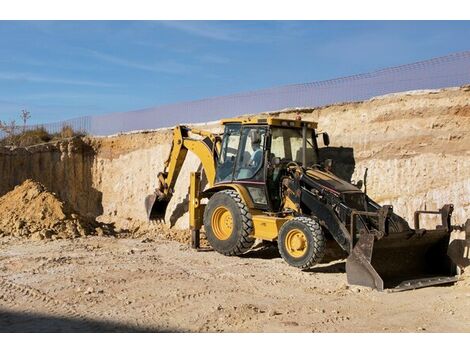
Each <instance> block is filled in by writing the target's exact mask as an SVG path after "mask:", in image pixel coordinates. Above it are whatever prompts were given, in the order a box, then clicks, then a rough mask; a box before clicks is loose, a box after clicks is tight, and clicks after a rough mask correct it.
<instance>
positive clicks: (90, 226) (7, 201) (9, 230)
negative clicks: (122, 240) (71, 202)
mask: <svg viewBox="0 0 470 352" xmlns="http://www.w3.org/2000/svg"><path fill="white" fill-rule="evenodd" d="M111 232H112V231H111V228H110V227H109V226H107V225H104V224H100V223H98V222H96V221H95V220H94V219H88V218H84V217H82V216H80V215H78V214H76V213H74V212H73V211H72V210H71V208H70V207H69V206H68V205H67V204H65V203H64V202H62V201H61V200H59V199H58V198H57V196H56V195H55V194H54V193H51V192H49V191H48V190H47V189H46V188H45V187H44V186H43V185H42V184H40V183H38V182H36V181H32V180H26V181H25V182H23V184H21V185H20V186H17V187H15V189H14V190H12V191H11V192H9V193H7V194H5V195H4V196H3V197H1V198H0V237H2V236H14V237H28V238H32V239H34V240H40V239H46V238H50V239H57V238H76V237H82V236H89V235H109V234H111Z"/></svg>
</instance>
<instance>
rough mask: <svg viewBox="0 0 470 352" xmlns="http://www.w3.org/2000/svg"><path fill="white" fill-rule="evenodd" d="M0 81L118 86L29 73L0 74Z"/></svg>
mask: <svg viewBox="0 0 470 352" xmlns="http://www.w3.org/2000/svg"><path fill="white" fill-rule="evenodd" d="M0 80H2V81H24V82H38V83H54V84H66V85H74V86H90V87H117V86H118V85H116V84H112V83H105V82H96V81H86V80H75V79H64V78H56V77H49V76H41V75H35V74H31V73H26V72H0Z"/></svg>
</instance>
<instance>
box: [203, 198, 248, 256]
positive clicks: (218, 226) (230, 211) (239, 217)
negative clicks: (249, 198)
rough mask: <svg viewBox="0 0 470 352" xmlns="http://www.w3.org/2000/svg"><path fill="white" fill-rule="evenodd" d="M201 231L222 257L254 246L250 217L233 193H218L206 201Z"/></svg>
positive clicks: (241, 202) (244, 206)
mask: <svg viewBox="0 0 470 352" xmlns="http://www.w3.org/2000/svg"><path fill="white" fill-rule="evenodd" d="M204 228H205V230H206V237H207V240H208V241H209V243H210V245H211V246H212V248H214V250H215V251H217V252H219V253H221V254H224V255H229V256H233V255H240V254H243V253H246V252H247V251H249V250H250V248H251V247H252V246H253V243H254V242H255V238H254V237H253V220H252V218H251V214H250V212H249V210H248V207H247V206H246V204H245V202H244V201H243V200H242V199H241V197H240V195H239V194H238V193H237V192H236V191H234V190H224V191H220V192H218V193H216V194H214V195H213V196H212V197H211V198H210V199H209V202H208V203H207V205H206V209H205V210H204Z"/></svg>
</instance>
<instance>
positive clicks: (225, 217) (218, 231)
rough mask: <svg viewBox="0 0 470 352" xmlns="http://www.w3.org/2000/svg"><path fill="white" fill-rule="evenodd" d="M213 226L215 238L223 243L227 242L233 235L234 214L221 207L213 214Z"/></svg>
mask: <svg viewBox="0 0 470 352" xmlns="http://www.w3.org/2000/svg"><path fill="white" fill-rule="evenodd" d="M211 225H212V230H213V232H214V235H215V237H217V238H218V239H219V240H221V241H225V240H226V239H228V238H229V237H230V236H231V235H232V230H233V219H232V214H231V213H230V211H229V210H228V209H227V208H225V207H222V206H220V207H218V208H216V209H215V211H214V213H213V214H212V219H211Z"/></svg>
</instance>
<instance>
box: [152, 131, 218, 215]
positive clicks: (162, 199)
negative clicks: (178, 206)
mask: <svg viewBox="0 0 470 352" xmlns="http://www.w3.org/2000/svg"><path fill="white" fill-rule="evenodd" d="M196 136H198V138H194V137H196ZM219 150H220V136H219V135H218V134H215V133H212V132H208V131H203V130H198V129H195V128H190V127H188V126H176V127H175V128H174V129H173V141H172V144H171V149H170V154H169V155H168V159H167V160H166V161H165V164H164V169H163V171H162V172H160V173H159V174H158V186H157V188H156V189H155V192H154V193H153V194H151V195H149V196H147V198H146V199H145V208H146V211H147V217H148V219H149V220H163V219H164V217H165V211H166V208H167V206H168V203H169V202H170V200H171V197H172V195H173V192H174V187H175V183H176V180H177V179H178V176H179V174H180V171H181V167H182V166H183V163H184V160H185V159H186V155H187V153H188V151H191V152H193V153H194V154H195V155H196V156H197V157H198V158H199V160H200V161H201V164H202V167H203V168H204V172H205V174H206V177H207V181H208V183H209V185H210V186H212V185H213V184H214V181H215V173H216V161H217V155H218V152H219ZM195 176H198V177H200V174H198V175H192V176H191V177H192V178H193V177H195ZM193 181H195V180H193V179H191V184H190V186H192V187H197V188H199V185H196V184H195V183H196V182H193ZM193 183H194V186H193ZM191 191H194V190H190V193H191Z"/></svg>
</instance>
